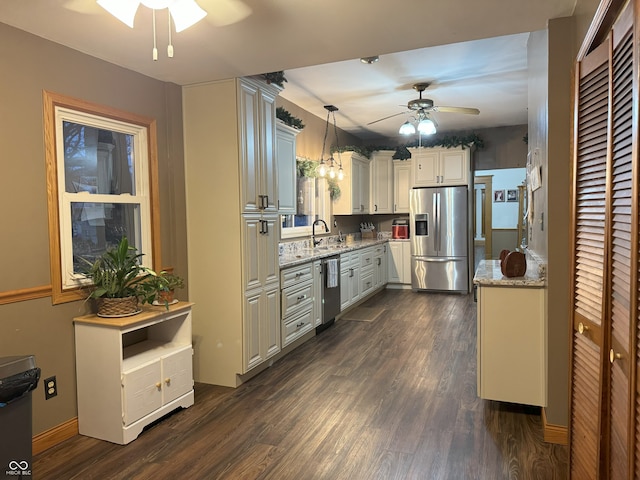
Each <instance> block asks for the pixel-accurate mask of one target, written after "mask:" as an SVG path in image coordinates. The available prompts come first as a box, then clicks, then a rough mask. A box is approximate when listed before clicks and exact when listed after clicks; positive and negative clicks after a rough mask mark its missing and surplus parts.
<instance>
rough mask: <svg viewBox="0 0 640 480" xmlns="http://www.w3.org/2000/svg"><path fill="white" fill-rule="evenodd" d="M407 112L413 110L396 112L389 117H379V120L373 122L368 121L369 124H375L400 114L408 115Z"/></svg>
mask: <svg viewBox="0 0 640 480" xmlns="http://www.w3.org/2000/svg"><path fill="white" fill-rule="evenodd" d="M407 113H411V112H400V113H394V114H393V115H389V116H388V117H382V118H379V119H378V120H374V121H373V122H369V123H367V125H373V124H374V123H378V122H381V121H383V120H386V119H388V118H393V117H397V116H398V115H406V114H407Z"/></svg>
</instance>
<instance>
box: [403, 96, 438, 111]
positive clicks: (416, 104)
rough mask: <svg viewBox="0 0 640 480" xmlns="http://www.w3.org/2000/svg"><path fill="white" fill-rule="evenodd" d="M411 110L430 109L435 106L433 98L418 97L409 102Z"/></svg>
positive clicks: (408, 105)
mask: <svg viewBox="0 0 640 480" xmlns="http://www.w3.org/2000/svg"><path fill="white" fill-rule="evenodd" d="M407 107H408V108H409V110H421V109H429V108H432V107H433V100H431V99H430V98H417V99H415V100H411V101H410V102H409V103H407Z"/></svg>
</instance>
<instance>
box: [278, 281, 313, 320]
mask: <svg viewBox="0 0 640 480" xmlns="http://www.w3.org/2000/svg"><path fill="white" fill-rule="evenodd" d="M305 308H308V309H309V310H311V309H312V308H313V283H312V282H306V283H305V284H303V285H301V286H300V287H298V288H293V287H289V288H285V289H284V290H282V318H286V317H288V316H289V315H291V314H292V313H295V312H299V311H300V310H302V309H305Z"/></svg>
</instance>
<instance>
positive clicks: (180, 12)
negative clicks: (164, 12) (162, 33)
mask: <svg viewBox="0 0 640 480" xmlns="http://www.w3.org/2000/svg"><path fill="white" fill-rule="evenodd" d="M169 12H170V13H171V18H173V23H174V24H175V26H176V32H181V31H183V30H184V29H186V28H189V27H190V26H192V25H195V24H196V23H198V22H199V21H200V20H202V19H203V18H204V17H206V16H207V12H206V11H205V10H203V9H202V8H200V5H198V4H197V3H196V2H195V0H174V1H173V2H170V4H169Z"/></svg>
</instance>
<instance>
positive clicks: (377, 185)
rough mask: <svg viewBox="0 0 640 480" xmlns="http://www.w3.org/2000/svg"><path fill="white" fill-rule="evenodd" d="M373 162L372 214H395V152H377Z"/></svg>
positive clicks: (370, 209) (370, 208) (370, 207)
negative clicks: (392, 158)
mask: <svg viewBox="0 0 640 480" xmlns="http://www.w3.org/2000/svg"><path fill="white" fill-rule="evenodd" d="M373 155H374V157H373V160H372V161H371V192H370V193H371V203H370V206H369V211H370V212H371V213H393V203H392V202H393V163H392V160H391V157H392V155H393V152H379V153H378V152H376V153H374V154H373Z"/></svg>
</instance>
